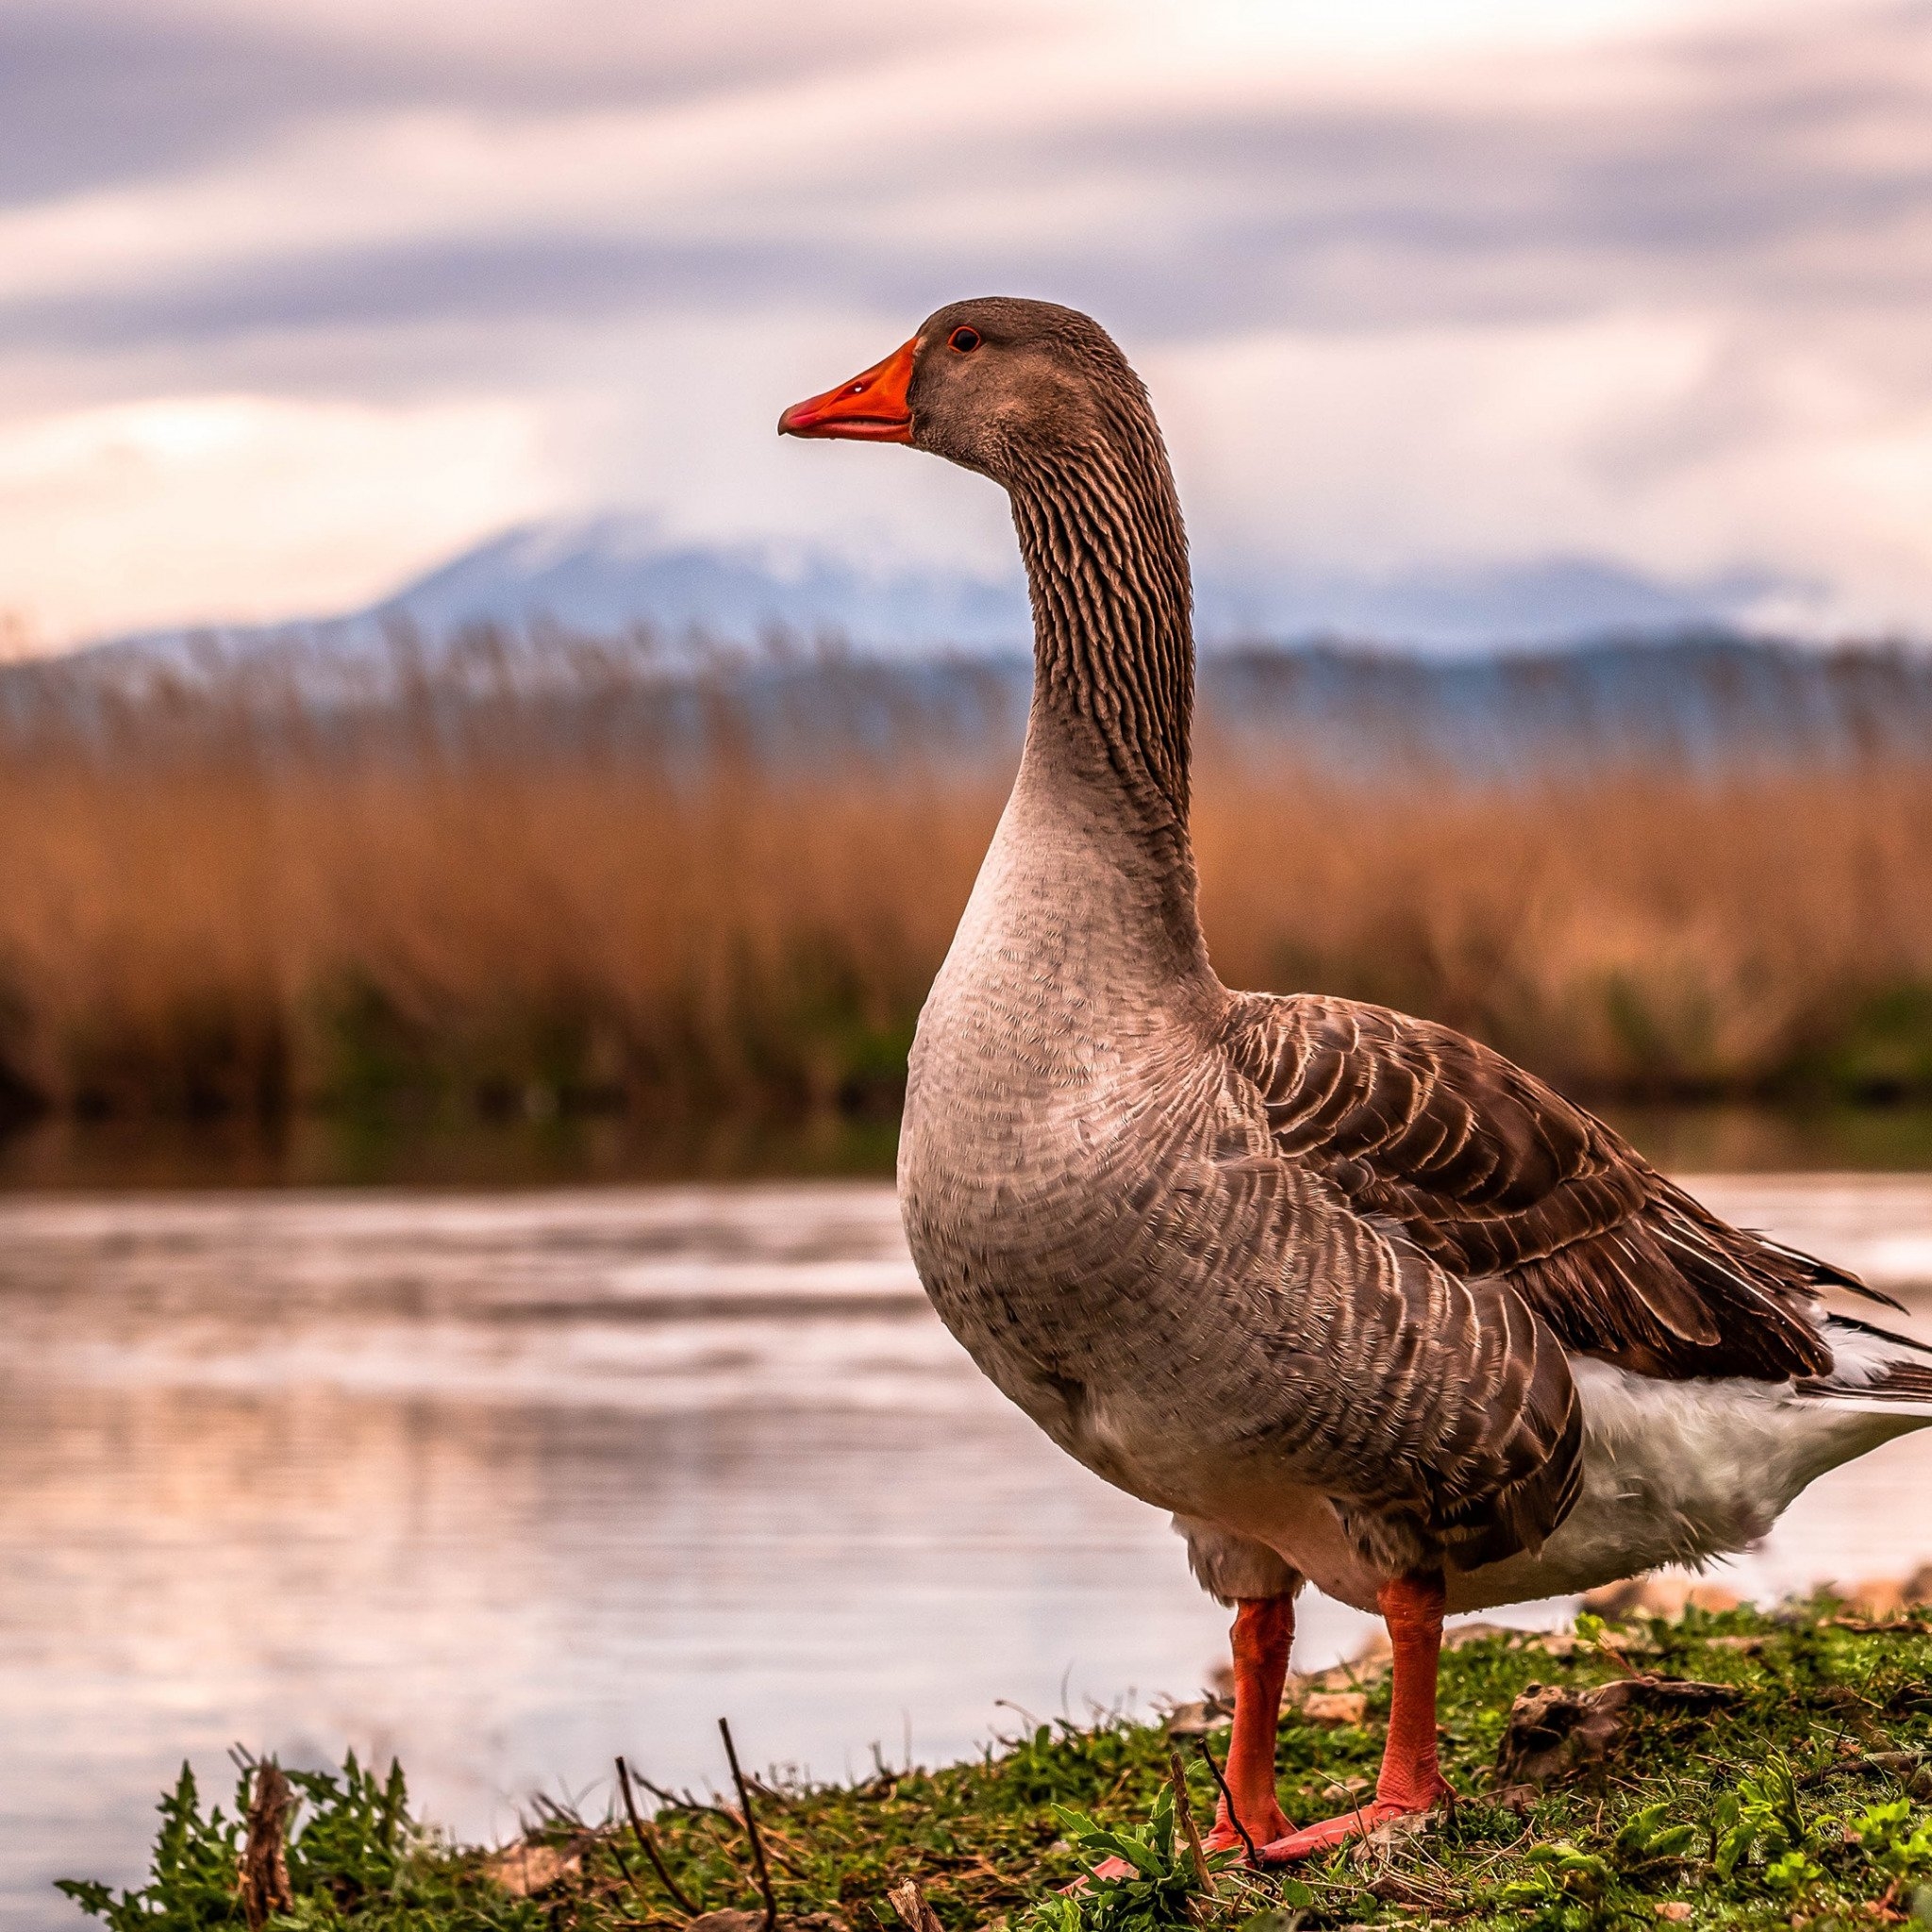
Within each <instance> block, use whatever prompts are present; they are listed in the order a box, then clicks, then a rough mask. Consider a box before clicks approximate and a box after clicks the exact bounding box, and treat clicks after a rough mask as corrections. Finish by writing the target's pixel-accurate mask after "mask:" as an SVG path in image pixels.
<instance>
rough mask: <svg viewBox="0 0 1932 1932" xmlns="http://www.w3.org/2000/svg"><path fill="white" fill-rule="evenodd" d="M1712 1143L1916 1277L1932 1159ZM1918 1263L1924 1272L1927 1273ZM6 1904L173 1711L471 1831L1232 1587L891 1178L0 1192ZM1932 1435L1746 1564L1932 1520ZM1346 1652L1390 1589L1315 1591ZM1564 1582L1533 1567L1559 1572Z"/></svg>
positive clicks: (837, 1727) (153, 1760)
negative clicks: (974, 1306)
mask: <svg viewBox="0 0 1932 1932" xmlns="http://www.w3.org/2000/svg"><path fill="white" fill-rule="evenodd" d="M1691 1186H1692V1187H1693V1188H1694V1189H1695V1191H1697V1192H1698V1193H1700V1194H1701V1195H1702V1196H1703V1197H1704V1198H1705V1199H1706V1200H1707V1201H1708V1202H1709V1203H1710V1204H1711V1205H1712V1206H1713V1207H1714V1208H1717V1209H1718V1210H1719V1211H1720V1212H1722V1213H1724V1214H1726V1215H1728V1216H1730V1217H1732V1218H1733V1219H1736V1220H1739V1221H1740V1222H1743V1223H1745V1224H1750V1225H1754V1226H1758V1227H1762V1228H1765V1229H1767V1230H1769V1231H1771V1232H1773V1233H1775V1234H1777V1235H1778V1236H1779V1237H1780V1238H1782V1239H1785V1240H1788V1241H1793V1242H1796V1243H1798V1244H1799V1245H1802V1246H1809V1247H1815V1248H1816V1249H1818V1250H1819V1251H1820V1252H1823V1253H1825V1254H1828V1255H1830V1256H1831V1257H1834V1258H1835V1259H1837V1260H1840V1261H1841V1262H1845V1263H1848V1264H1849V1265H1851V1266H1853V1267H1856V1268H1858V1269H1860V1270H1862V1271H1863V1272H1865V1273H1866V1274H1867V1275H1868V1276H1869V1277H1870V1278H1871V1279H1873V1280H1874V1281H1875V1282H1878V1283H1882V1284H1884V1285H1887V1286H1890V1287H1891V1288H1893V1289H1895V1290H1898V1291H1904V1292H1906V1293H1907V1294H1908V1295H1910V1296H1914V1297H1921V1296H1922V1297H1924V1303H1923V1306H1924V1310H1925V1312H1926V1313H1928V1314H1932V1177H1920V1176H1915V1175H1887V1174H1860V1175H1856V1176H1854V1175H1844V1174H1840V1175H1828V1174H1827V1175H1817V1174H1811V1175H1795V1176H1794V1175H1778V1174H1746V1175H1736V1176H1732V1177H1729V1178H1717V1177H1712V1176H1709V1175H1706V1176H1701V1177H1699V1178H1696V1179H1694V1180H1692V1182H1691ZM1915 1305H1916V1304H1915ZM0 1320H4V1324H5V1333H6V1337H7V1344H6V1352H5V1359H4V1361H0V1697H4V1711H5V1725H6V1736H7V1740H8V1748H7V1751H6V1753H5V1754H4V1756H0V1922H4V1923H5V1924H7V1925H8V1926H9V1927H20V1928H26V1932H40V1928H42V1927H54V1926H67V1925H75V1926H77V1925H79V1924H83V1923H85V1922H84V1921H82V1920H81V1918H80V1916H79V1914H78V1913H77V1912H75V1910H74V1909H73V1907H70V1906H68V1905H67V1904H66V1902H65V1901H64V1900H61V1899H60V1898H58V1896H56V1895H54V1894H52V1893H51V1892H49V1891H48V1890H46V1884H47V1881H48V1880H49V1879H50V1878H52V1877H53V1876H55V1875H57V1874H59V1875H84V1876H97V1877H106V1878H110V1879H113V1880H115V1881H117V1882H125V1881H127V1880H130V1879H132V1878H133V1877H135V1876H136V1875H137V1874H138V1873H139V1872H140V1871H141V1869H142V1863H143V1856H144V1851H145V1847H146V1845H147V1842H148V1840H149V1839H150V1837H151V1834H152V1827H153V1823H154V1820H153V1813H152V1807H153V1804H154V1800H155V1797H156V1795H157V1793H158V1790H159V1789H160V1788H161V1786H162V1785H163V1784H164V1783H167V1782H168V1781H170V1780H171V1779H172V1777H173V1775H174V1774H175V1770H176V1768H177V1767H178V1765H179V1763H180V1761H181V1759H182V1758H183V1757H190V1758H192V1760H193V1762H194V1764H195V1765H196V1767H197V1770H198V1772H200V1773H201V1774H203V1776H204V1780H205V1782H209V1781H211V1782H212V1783H213V1784H214V1785H216V1786H217V1787H219V1788H220V1789H221V1790H223V1792H224V1794H225V1792H226V1790H227V1788H228V1787H229V1786H230V1785H231V1784H232V1779H233V1774H232V1771H231V1769H230V1767H229V1766H228V1764H227V1763H226V1760H225V1752H226V1750H227V1747H228V1746H229V1745H230V1744H231V1743H235V1742H241V1743H244V1744H246V1745H248V1746H250V1747H251V1748H253V1749H256V1750H259V1751H274V1752H277V1753H279V1754H280V1755H281V1756H282V1757H283V1758H284V1759H285V1760H295V1761H301V1762H305V1763H312V1762H317V1761H321V1760H324V1759H333V1758H337V1757H340V1755H341V1752H342V1751H343V1750H344V1749H345V1748H347V1747H350V1746H353V1747H354V1748H355V1749H356V1750H357V1751H358V1752H359V1753H362V1754H364V1755H365V1756H370V1757H377V1758H382V1759H386V1758H387V1757H388V1756H389V1754H391V1752H394V1753H398V1754H400V1755H401V1757H402V1758H403V1761H404V1763H405V1765H406V1767H407V1769H408V1772H409V1774H410V1775H411V1779H412V1785H413V1789H414V1792H415V1796H416V1800H417V1802H418V1804H419V1807H421V1808H422V1809H423V1810H425V1812H426V1813H427V1814H429V1815H430V1816H432V1817H435V1818H437V1819H439V1820H441V1822H443V1823H445V1824H449V1825H450V1826H452V1827H453V1828H454V1829H455V1830H456V1831H457V1832H458V1833H459V1834H461V1835H463V1836H465V1837H470V1838H484V1839H488V1838H493V1837H497V1836H502V1835H506V1834H508V1833H510V1832H512V1831H513V1830H514V1829H515V1826H516V1823H517V1819H518V1815H519V1811H520V1808H521V1807H524V1806H525V1805H526V1803H527V1801H528V1798H529V1796H530V1794H531V1793H532V1792H533V1791H538V1790H541V1791H546V1792H549V1793H551V1794H553V1795H558V1796H571V1797H575V1798H578V1799H580V1800H581V1801H582V1802H583V1803H584V1804H585V1806H586V1807H587V1808H590V1809H593V1810H596V1811H600V1812H601V1810H602V1807H603V1804H604V1800H605V1791H606V1787H605V1782H604V1781H605V1779H606V1777H607V1774H608V1769H609V1765H610V1760H611V1757H612V1756H613V1754H614V1753H616V1752H618V1751H624V1752H626V1753H628V1754H629V1755H630V1756H631V1757H633V1759H634V1760H635V1761H636V1762H637V1763H639V1764H640V1765H641V1767H643V1768H644V1770H645V1771H646V1772H647V1773H648V1774H650V1775H651V1776H652V1777H654V1778H656V1779H657V1780H658V1782H660V1783H666V1782H668V1783H677V1784H682V1783H685V1782H691V1783H693V1784H697V1785H703V1784H706V1783H710V1782H714V1781H716V1780H717V1779H719V1778H720V1777H721V1775H722V1773H723V1767H722V1765H721V1764H720V1762H719V1761H718V1757H717V1749H716V1730H715V1725H714V1723H713V1720H714V1719H715V1718H717V1717H718V1716H719V1715H721V1714H726V1715H729V1716H730V1718H731V1719H732V1721H733V1724H734V1728H735V1729H736V1731H737V1733H738V1736H739V1738H740V1740H741V1745H742V1747H743V1748H744V1750H745V1751H746V1752H747V1754H748V1755H749V1756H750V1757H753V1758H754V1759H756V1760H757V1761H758V1762H759V1763H765V1764H770V1763H790V1764H794V1765H799V1766H803V1767H806V1768H808V1770H809V1771H811V1772H813V1773H815V1774H822V1775H826V1776H842V1775H844V1774H848V1773H853V1772H859V1771H864V1770H868V1769H869V1768H870V1767H871V1765H872V1762H873V1757H874V1752H876V1753H878V1754H879V1755H880V1756H882V1757H884V1758H885V1759H886V1760H887V1761H889V1762H902V1761H904V1760H905V1759H907V1758H908V1757H912V1758H917V1759H922V1760H924V1761H927V1762H931V1761H934V1760H938V1759H942V1758H946V1757H953V1756H956V1755H958V1754H960V1753H963V1752H968V1751H971V1750H973V1749H974V1748H976V1746H977V1745H978V1744H980V1743H981V1742H982V1741H983V1740H986V1739H987V1738H988V1737H989V1736H990V1735H991V1734H993V1733H995V1732H997V1731H1000V1730H1003V1729H1010V1728H1013V1727H1015V1726H1017V1725H1019V1724H1022V1723H1024V1722H1026V1719H1025V1717H1024V1716H1023V1715H1022V1713H1023V1712H1027V1713H1033V1714H1037V1715H1040V1716H1051V1715H1055V1714H1058V1713H1060V1712H1062V1711H1065V1712H1070V1713H1073V1714H1075V1715H1078V1714H1082V1713H1085V1712H1086V1711H1088V1710H1089V1709H1090V1708H1091V1707H1092V1706H1094V1705H1096V1704H1097V1705H1102V1706H1112V1705H1116V1704H1120V1703H1133V1704H1138V1705H1144V1704H1146V1703H1147V1702H1148V1701H1150V1700H1151V1699H1153V1698H1155V1697H1156V1696H1158V1695H1160V1694H1163V1693H1167V1694H1173V1695H1177V1696H1185V1695H1187V1694H1190V1693H1191V1692H1192V1691H1194V1690H1195V1689H1196V1688H1197V1687H1198V1686H1199V1685H1200V1684H1201V1682H1202V1680H1203V1677H1204V1675H1205V1674H1206V1672H1207V1671H1208V1667H1209V1666H1210V1664H1211V1663H1212V1662H1213V1661H1214V1660H1215V1659H1216V1657H1218V1656H1219V1655H1220V1653H1221V1650H1222V1646H1223V1630H1224V1625H1225V1623H1226V1616H1225V1613H1224V1612H1223V1611H1222V1610H1221V1609H1219V1608H1218V1607H1216V1606H1215V1605H1213V1604H1212V1603H1210V1602H1208V1600H1207V1599H1205V1598H1204V1597H1202V1596H1201V1595H1200V1594H1199V1593H1198V1592H1197V1591H1195V1589H1194V1587H1193V1585H1192V1584H1191V1581H1190V1580H1189V1577H1188V1574H1187V1570H1186V1564H1185V1561H1184V1558H1183V1555H1182V1551H1181V1547H1180V1545H1179V1543H1178V1542H1176V1541H1174V1538H1173V1537H1172V1536H1171V1535H1170V1534H1169V1532H1168V1529H1167V1527H1166V1524H1165V1520H1164V1519H1163V1518H1161V1517H1160V1516H1158V1514H1157V1513H1155V1512H1154V1511H1152V1510H1149V1509H1147V1508H1145V1507H1143V1506H1141V1505H1140V1504H1137V1503H1135V1502H1133V1501H1131V1500H1130V1499H1128V1498H1127V1497H1124V1496H1122V1495H1119V1494H1117V1493H1115V1492H1114V1491H1110V1490H1108V1488H1106V1487H1105V1486H1104V1485H1103V1484H1101V1483H1100V1482H1099V1481H1098V1480H1097V1479H1095V1478H1094V1477H1092V1476H1091V1475H1089V1474H1086V1473H1085V1472H1084V1471H1082V1470H1080V1469H1078V1468H1077V1467H1075V1466H1074V1464H1072V1463H1071V1462H1069V1461H1067V1460H1066V1459H1065V1458H1064V1457H1061V1456H1060V1455H1059V1454H1058V1452H1057V1451H1055V1450H1054V1449H1053V1448H1051V1447H1050V1445H1048V1444H1047V1443H1046V1442H1045V1441H1044V1440H1043V1439H1041V1438H1039V1437H1037V1436H1036V1435H1035V1434H1034V1432H1033V1431H1032V1429H1031V1427H1030V1425H1028V1424H1025V1423H1024V1422H1023V1421H1022V1420H1021V1419H1020V1418H1019V1417H1018V1416H1017V1415H1016V1414H1015V1413H1013V1412H1011V1411H1009V1410H1008V1408H1007V1407H1006V1406H1005V1404H1004V1403H1003V1402H1002V1401H1001V1399H1000V1398H999V1397H998V1396H997V1395H995V1394H994V1393H993V1391H991V1389H990V1388H989V1387H988V1386H987V1385H985V1384H984V1383H983V1382H982V1381H981V1380H980V1378H979V1377H978V1375H977V1374H976V1372H974V1369H973V1368H972V1366H971V1364H970V1363H969V1362H968V1361H967V1360H966V1358H965V1357H964V1356H963V1355H962V1354H961V1353H960V1352H959V1350H958V1348H957V1347H956V1345H955V1344H954V1343H953V1342H952V1341H951V1340H950V1338H949V1337H947V1336H946V1334H945V1333H944V1332H943V1330H941V1328H940V1326H939V1324H937V1322H936V1321H935V1320H934V1318H933V1317H932V1315H931V1313H930V1312H929V1310H928V1309H927V1307H926V1305H925V1302H924V1297H923V1296H922V1295H921V1293H920V1291H919V1287H918V1284H917V1281H916V1280H915V1279H914V1276H913V1274H912V1271H911V1266H910V1263H909V1261H908V1257H907V1255H906V1252H905V1247H904V1243H903V1241H902V1239H901V1236H900V1233H899V1228H898V1221H897V1215H896V1211H895V1209H894V1206H893V1202H892V1198H891V1191H890V1188H889V1187H888V1186H886V1185H884V1184H882V1183H880V1182H877V1181H871V1180H867V1181H842V1182H841V1181H828V1182H812V1183H799V1182H791V1183H762V1184H755V1185H740V1186H724V1185H683V1186H654V1187H642V1186H627V1187H610V1188H599V1189H591V1188H575V1189H570V1188H565V1189H554V1190H544V1191H501V1192H454V1193H453V1192H431V1191H413V1192H412V1191H400V1190H381V1191H302V1190H284V1191H235V1192H226V1193H224V1192H212V1193H210V1192H192V1191H181V1192H164V1191H152V1192H125V1193H101V1192H67V1193H62V1192H54V1191H29V1192H23V1193H15V1194H12V1195H10V1196H6V1197H0ZM1928 1483H1932V1437H1928V1438H1925V1439H1914V1440H1909V1441H1904V1442H1899V1443H1894V1444H1892V1445H1890V1447H1889V1448H1887V1449H1885V1450H1883V1451H1881V1452H1880V1453H1879V1454H1877V1455H1876V1456H1874V1457H1869V1458H1867V1459H1866V1460H1865V1461H1864V1462H1862V1463H1860V1464H1857V1465H1855V1466H1854V1467H1853V1468H1851V1469H1848V1470H1845V1471H1841V1472H1839V1473H1838V1474H1835V1475H1833V1476H1830V1477H1827V1478H1826V1479H1825V1480H1824V1482H1823V1483H1822V1484H1820V1485H1819V1486H1818V1488H1817V1489H1816V1490H1814V1491H1812V1492H1811V1493H1810V1494H1809V1495H1807V1497H1805V1498H1802V1499H1801V1500H1800V1502H1799V1504H1798V1506H1797V1507H1795V1508H1794V1509H1793V1510H1792V1511H1791V1513H1790V1516H1789V1517H1788V1518H1787V1519H1786V1521H1785V1522H1784V1524H1781V1525H1780V1526H1779V1528H1778V1530H1777V1532H1776V1533H1775V1535H1774V1537H1773V1538H1772V1540H1771V1541H1770V1542H1769V1543H1768V1544H1767V1546H1766V1547H1765V1548H1764V1549H1763V1550H1762V1551H1760V1552H1758V1553H1757V1554H1755V1555H1754V1556H1753V1557H1750V1558H1748V1559H1746V1560H1744V1561H1742V1562H1740V1563H1739V1564H1738V1565H1736V1566H1734V1578H1735V1587H1738V1588H1740V1589H1741V1590H1743V1591H1746V1592H1747V1593H1756V1594H1760V1595H1762V1594H1779V1593H1783V1592H1785V1591H1790V1590H1795V1589H1800V1588H1803V1587H1805V1586H1807V1585H1809V1584H1812V1583H1814V1582H1817V1581H1820V1580H1823V1579H1827V1578H1838V1579H1840V1580H1846V1581H1849V1580H1852V1579H1856V1578H1858V1577H1864V1576H1871V1575H1880V1574H1890V1575H1897V1574H1902V1573H1903V1572H1904V1571H1906V1570H1907V1569H1909V1568H1911V1567H1913V1566H1914V1565H1916V1564H1917V1563H1918V1562H1919V1561H1921V1560H1924V1559H1926V1558H1928V1557H1932V1511H1928V1510H1926V1509H1925V1507H1924V1503H1923V1499H1924V1496H1925V1495H1926V1493H1927V1486H1928ZM1305 1604H1306V1608H1305V1612H1304V1616H1303V1619H1302V1630H1301V1636H1300V1640H1299V1648H1298V1653H1297V1658H1298V1661H1299V1662H1301V1663H1303V1664H1304V1665H1316V1664H1320V1663H1322V1662H1324V1661H1330V1660H1333V1659H1334V1658H1335V1657H1339V1656H1341V1655H1345V1654H1347V1653H1348V1652H1349V1651H1351V1650H1352V1649H1353V1648H1354V1647H1355V1646H1356V1645H1357V1643H1358V1642H1359V1641H1360V1640H1361V1637H1362V1635H1363V1634H1364V1631H1365V1628H1366V1625H1365V1622H1364V1620H1362V1619H1360V1618H1358V1617H1357V1616H1356V1615H1355V1614H1354V1613H1352V1612H1348V1611H1344V1610H1341V1609H1340V1608H1338V1607H1334V1606H1331V1605H1324V1604H1323V1603H1321V1602H1320V1601H1319V1600H1316V1599H1313V1598H1309V1599H1306V1600H1305ZM1564 1609H1565V1606H1561V1605H1557V1606H1544V1607H1530V1608H1528V1609H1526V1610H1525V1611H1524V1612H1522V1613H1521V1618H1522V1620H1523V1621H1537V1620H1543V1621H1547V1620H1549V1619H1550V1618H1552V1617H1554V1616H1557V1615H1560V1614H1562V1613H1563V1611H1564Z"/></svg>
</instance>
